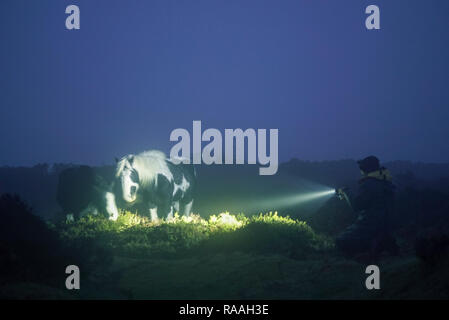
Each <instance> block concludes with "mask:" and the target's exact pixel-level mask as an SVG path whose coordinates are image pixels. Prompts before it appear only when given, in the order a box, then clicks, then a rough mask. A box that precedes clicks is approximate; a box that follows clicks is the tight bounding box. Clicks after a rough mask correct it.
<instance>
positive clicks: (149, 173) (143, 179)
mask: <svg viewBox="0 0 449 320" xmlns="http://www.w3.org/2000/svg"><path fill="white" fill-rule="evenodd" d="M131 157H132V159H133V160H132V164H131V167H132V168H133V169H135V170H136V171H137V173H138V174H139V183H140V184H141V185H142V186H146V185H148V184H150V183H153V182H154V180H155V179H156V177H157V175H158V172H160V171H161V168H164V167H166V163H165V161H166V156H165V153H163V152H162V151H158V150H148V151H144V152H141V153H139V154H136V155H132V154H131V155H127V156H125V157H123V158H121V159H120V160H119V161H118V162H117V169H116V177H119V176H120V175H121V173H122V171H123V169H124V168H125V165H126V164H127V163H130V161H129V159H130V158H131Z"/></svg>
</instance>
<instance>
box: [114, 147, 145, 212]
mask: <svg viewBox="0 0 449 320" xmlns="http://www.w3.org/2000/svg"><path fill="white" fill-rule="evenodd" d="M133 163H134V155H127V156H125V157H123V158H121V159H120V160H119V161H117V167H116V172H115V177H116V179H117V180H118V181H117V183H116V186H117V187H119V188H118V193H119V194H118V196H120V197H121V198H122V199H123V200H124V201H126V202H128V203H131V202H134V201H136V199H137V191H138V190H139V186H140V183H139V173H138V172H137V170H136V169H135V168H134V167H133Z"/></svg>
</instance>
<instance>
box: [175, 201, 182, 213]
mask: <svg viewBox="0 0 449 320" xmlns="http://www.w3.org/2000/svg"><path fill="white" fill-rule="evenodd" d="M173 210H174V212H175V213H176V212H177V213H180V212H179V201H175V202H174V203H173Z"/></svg>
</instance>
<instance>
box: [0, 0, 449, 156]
mask: <svg viewBox="0 0 449 320" xmlns="http://www.w3.org/2000/svg"><path fill="white" fill-rule="evenodd" d="M69 4H77V5H79V7H80V10H81V30H79V31H68V30H66V29H65V18H66V14H65V7H66V6H67V5H69ZM369 4H377V5H379V7H380V10H381V28H382V29H381V30H380V31H367V30H366V29H365V26H364V21H365V17H366V15H365V13H364V11H365V7H366V6H367V5H369ZM0 24H1V28H0V37H1V43H2V45H1V51H0V82H1V83H0V90H1V92H0V150H1V151H0V165H31V164H35V163H38V162H50V163H53V162H76V163H88V164H101V163H111V162H112V161H113V158H114V156H122V155H124V154H127V153H132V152H138V151H141V150H144V149H151V148H159V149H162V150H164V151H166V152H168V151H169V149H170V147H171V146H172V143H171V142H169V135H170V132H171V131H172V130H173V129H175V128H178V127H182V128H187V129H189V131H191V126H192V120H202V122H203V127H214V128H217V129H224V128H237V127H241V128H279V157H280V159H281V160H283V161H285V160H288V159H289V158H291V157H298V158H301V159H310V160H327V159H342V158H359V157H362V156H365V155H368V154H376V155H378V156H379V157H380V158H381V160H395V159H403V160H414V161H432V162H443V161H449V148H448V138H449V125H448V124H449V88H448V85H449V81H448V80H449V59H448V57H449V42H448V40H449V1H446V0H425V1H424V0H421V1H400V0H394V1H391V0H390V1H379V0H370V1H361V0H345V1H331V0H327V1H320V0H314V1H309V0H307V1H306V0H295V1H283V0H280V1H279V0H277V1H262V0H256V1H249V0H237V1H235V0H226V1H225V0H223V1H216V0H204V1H203V0H201V1H199V0H193V1H168V0H163V1H153V0H148V1H143V0H141V1H138V0H130V1H124V0H122V1H111V0H108V1H99V0H88V1H82V0H69V1H62V0H53V1H44V0H40V1H23V0H21V1H19V0H2V1H1V3H0Z"/></svg>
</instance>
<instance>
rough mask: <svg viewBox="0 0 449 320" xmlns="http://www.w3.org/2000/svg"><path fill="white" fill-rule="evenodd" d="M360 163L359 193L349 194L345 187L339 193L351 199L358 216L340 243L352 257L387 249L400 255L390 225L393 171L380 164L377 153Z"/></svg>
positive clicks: (339, 239)
mask: <svg viewBox="0 0 449 320" xmlns="http://www.w3.org/2000/svg"><path fill="white" fill-rule="evenodd" d="M357 163H358V165H359V168H360V171H361V174H362V177H361V178H360V180H359V190H358V193H357V195H355V196H354V197H351V196H349V197H348V195H347V194H346V193H345V191H343V190H341V189H339V190H338V194H339V195H341V196H342V198H346V200H348V202H349V204H350V205H351V206H352V208H353V209H354V210H355V212H356V213H357V214H358V218H357V221H356V222H355V223H354V224H352V225H351V226H349V227H348V228H347V229H346V230H345V231H344V232H343V233H342V234H341V235H340V236H339V237H338V238H337V240H336V245H337V247H338V248H339V249H340V250H341V251H342V252H343V253H344V254H346V255H348V256H354V255H357V254H362V253H365V254H369V255H370V256H371V257H373V258H374V257H377V256H378V255H379V254H380V253H382V252H383V251H388V252H389V253H391V254H397V253H398V247H397V245H396V242H395V240H394V238H393V237H392V236H391V234H390V230H389V229H390V228H389V224H388V216H389V214H390V213H391V210H392V206H393V200H394V185H393V183H392V182H391V175H390V172H389V171H388V170H387V169H386V168H384V167H380V165H379V159H378V158H376V157H375V156H369V157H367V158H365V159H363V160H360V161H358V162H357Z"/></svg>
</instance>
